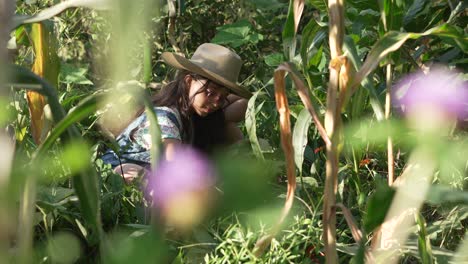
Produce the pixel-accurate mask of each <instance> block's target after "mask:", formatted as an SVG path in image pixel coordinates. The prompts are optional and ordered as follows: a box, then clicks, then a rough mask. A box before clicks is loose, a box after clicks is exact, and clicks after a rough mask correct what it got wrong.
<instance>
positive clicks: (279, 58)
mask: <svg viewBox="0 0 468 264" xmlns="http://www.w3.org/2000/svg"><path fill="white" fill-rule="evenodd" d="M282 62H284V56H283V54H281V53H273V54H270V55H268V56H266V57H265V63H266V65H268V66H272V67H276V66H278V65H280V64H281V63H282Z"/></svg>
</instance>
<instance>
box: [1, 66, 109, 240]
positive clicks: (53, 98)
mask: <svg viewBox="0 0 468 264" xmlns="http://www.w3.org/2000/svg"><path fill="white" fill-rule="evenodd" d="M9 72H10V78H11V81H12V82H13V83H21V85H23V84H30V85H29V86H26V89H29V88H31V89H34V91H37V92H39V93H41V94H42V95H44V96H46V97H47V101H48V103H49V105H50V108H51V112H52V116H53V118H54V121H55V122H56V123H58V122H60V121H61V120H62V119H63V118H64V117H65V111H64V110H63V108H62V106H61V105H60V103H59V100H58V96H57V92H56V90H55V89H54V88H53V87H52V86H51V85H50V84H49V83H48V82H47V81H46V80H44V79H43V78H41V77H39V76H37V75H36V74H34V73H33V72H31V71H30V70H28V69H25V68H23V67H20V66H17V65H11V66H9ZM38 85H39V86H38ZM23 87H24V86H23ZM62 138H63V140H64V141H69V140H71V139H73V138H77V139H81V134H80V132H79V131H78V129H77V128H76V127H75V126H73V125H71V126H69V127H68V129H67V133H62ZM37 153H38V152H36V153H35V154H34V155H33V158H32V161H31V165H32V166H34V164H35V163H36V162H40V158H41V156H39V155H37ZM72 182H73V187H74V189H75V191H76V194H77V196H78V198H79V201H80V206H81V210H82V212H83V217H84V218H85V219H86V221H87V223H88V226H89V227H90V228H91V230H92V231H93V232H92V235H91V236H90V237H89V242H90V243H91V244H96V243H98V242H99V240H100V239H101V238H102V235H103V233H102V232H103V231H102V225H101V216H100V202H99V192H98V185H97V175H96V171H95V170H94V169H93V168H91V166H89V167H86V168H84V169H83V170H82V171H80V173H79V174H78V175H76V176H74V177H73V178H72Z"/></svg>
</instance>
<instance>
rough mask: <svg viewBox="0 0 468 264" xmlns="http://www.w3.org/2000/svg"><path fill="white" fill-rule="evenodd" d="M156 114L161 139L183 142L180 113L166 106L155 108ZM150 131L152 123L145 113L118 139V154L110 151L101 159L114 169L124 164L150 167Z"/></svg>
mask: <svg viewBox="0 0 468 264" xmlns="http://www.w3.org/2000/svg"><path fill="white" fill-rule="evenodd" d="M154 112H155V113H156V116H157V117H158V124H159V127H160V129H161V138H162V139H169V138H172V139H178V140H181V141H182V135H181V133H182V120H181V118H180V113H179V112H178V111H177V110H175V109H173V108H169V107H166V106H157V107H154ZM149 129H150V122H149V120H148V118H147V115H146V113H143V114H141V115H140V116H139V117H137V118H136V119H135V120H134V121H133V122H132V123H130V125H128V126H127V128H125V129H124V131H123V132H122V133H121V134H120V135H119V136H118V137H117V138H116V140H117V144H118V146H119V151H118V153H117V152H115V151H113V150H111V149H109V150H107V151H106V152H105V153H104V155H103V156H102V157H101V159H102V160H103V161H104V163H108V164H111V165H112V167H116V166H118V165H120V164H123V163H135V164H138V165H142V166H145V167H146V166H148V165H149V164H150V162H151V155H150V149H151V133H150V130H149Z"/></svg>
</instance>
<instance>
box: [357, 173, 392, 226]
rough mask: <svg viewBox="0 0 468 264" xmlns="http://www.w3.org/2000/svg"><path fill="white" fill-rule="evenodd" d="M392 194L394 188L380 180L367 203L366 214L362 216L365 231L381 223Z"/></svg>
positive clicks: (390, 202)
mask: <svg viewBox="0 0 468 264" xmlns="http://www.w3.org/2000/svg"><path fill="white" fill-rule="evenodd" d="M394 195H395V190H394V189H392V188H390V187H388V185H387V184H385V183H383V182H381V183H379V184H378V185H377V189H376V191H375V193H374V194H373V195H372V196H371V197H370V198H369V202H368V203H367V210H366V216H365V217H364V230H365V231H366V233H370V232H372V231H373V230H374V229H375V228H377V227H378V226H379V225H380V224H382V223H383V221H384V220H385V215H386V214H387V211H388V209H389V208H390V205H391V204H392V199H393V196H394Z"/></svg>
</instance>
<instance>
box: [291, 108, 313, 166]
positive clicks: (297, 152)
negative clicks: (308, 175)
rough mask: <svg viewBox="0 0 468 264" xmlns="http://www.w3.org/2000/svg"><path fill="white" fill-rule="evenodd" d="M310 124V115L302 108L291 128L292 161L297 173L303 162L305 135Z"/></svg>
mask: <svg viewBox="0 0 468 264" xmlns="http://www.w3.org/2000/svg"><path fill="white" fill-rule="evenodd" d="M311 124H312V116H311V115H310V113H309V110H307V109H302V111H301V112H300V113H299V116H298V117H297V120H296V123H295V124H294V130H293V137H292V140H293V147H294V162H295V163H296V167H297V168H298V169H299V174H300V175H302V163H303V162H304V150H305V148H306V146H307V137H308V132H309V128H310V125H311Z"/></svg>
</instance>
